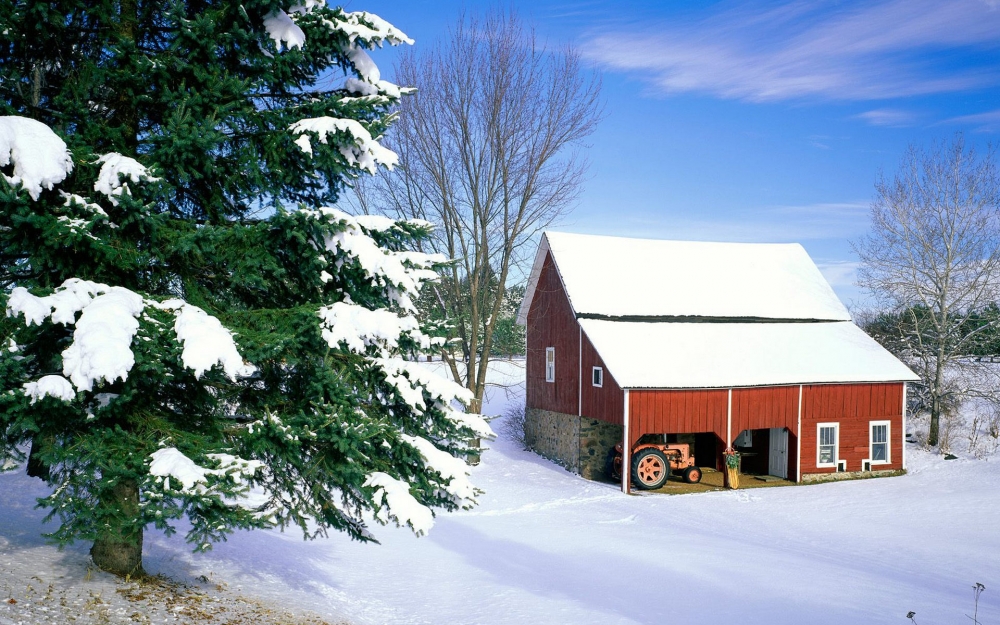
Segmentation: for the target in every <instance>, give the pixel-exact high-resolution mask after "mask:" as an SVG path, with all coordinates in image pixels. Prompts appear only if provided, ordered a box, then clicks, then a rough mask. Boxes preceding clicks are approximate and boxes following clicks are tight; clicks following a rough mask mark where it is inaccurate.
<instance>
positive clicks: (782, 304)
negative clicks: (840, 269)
mask: <svg viewBox="0 0 1000 625" xmlns="http://www.w3.org/2000/svg"><path fill="white" fill-rule="evenodd" d="M547 257H551V259H552V263H553V265H554V268H555V270H556V273H557V275H558V276H559V280H560V282H561V283H562V286H563V289H564V290H565V292H566V297H567V299H568V300H569V304H570V307H571V309H572V310H573V314H574V315H576V316H577V317H578V318H587V316H594V318H640V317H642V318H662V319H664V320H665V319H667V318H672V317H691V318H694V317H700V318H706V319H709V318H712V319H720V320H721V319H741V320H742V319H753V320H760V321H764V320H795V321H809V320H814V321H849V320H850V319H851V316H850V313H848V311H847V309H846V308H845V307H844V305H843V303H841V301H840V299H839V298H838V297H837V295H836V294H835V293H834V292H833V289H832V288H831V287H830V285H829V283H828V282H827V281H826V279H825V278H824V277H823V275H822V273H821V272H820V270H819V268H818V267H817V266H816V264H815V263H814V262H813V261H812V259H811V258H810V257H809V255H808V253H807V252H806V251H805V249H804V248H803V247H802V246H801V245H800V244H798V243H720V242H706V241H672V240H665V239H636V238H625V237H613V236H602V235H591V234H573V233H566V232H552V231H546V232H544V233H543V234H542V238H541V240H540V242H539V245H538V250H537V252H536V254H535V259H534V263H533V265H532V269H531V273H530V274H529V277H528V283H527V286H526V289H525V296H524V300H523V301H522V304H521V308H520V310H519V311H518V322H519V323H521V324H523V323H525V322H526V321H527V315H528V310H529V308H530V306H531V301H532V300H533V298H534V293H535V289H536V287H537V284H538V279H539V276H540V275H541V271H542V267H543V266H544V264H545V259H546V258H547Z"/></svg>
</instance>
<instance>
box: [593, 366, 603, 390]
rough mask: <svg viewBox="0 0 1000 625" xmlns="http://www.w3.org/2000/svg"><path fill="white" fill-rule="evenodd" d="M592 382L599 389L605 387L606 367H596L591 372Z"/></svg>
mask: <svg viewBox="0 0 1000 625" xmlns="http://www.w3.org/2000/svg"><path fill="white" fill-rule="evenodd" d="M590 381H591V383H593V385H594V386H596V387H597V388H601V387H603V386H604V367H594V368H593V369H592V370H591V372H590Z"/></svg>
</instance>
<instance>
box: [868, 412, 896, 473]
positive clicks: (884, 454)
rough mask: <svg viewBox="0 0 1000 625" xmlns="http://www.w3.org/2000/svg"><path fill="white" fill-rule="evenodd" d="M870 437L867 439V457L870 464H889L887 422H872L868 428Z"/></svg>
mask: <svg viewBox="0 0 1000 625" xmlns="http://www.w3.org/2000/svg"><path fill="white" fill-rule="evenodd" d="M869 427H870V428H871V436H870V437H869V439H868V440H869V441H870V443H869V444H870V445H871V448H870V449H869V450H868V457H869V458H871V461H872V464H889V462H890V461H891V460H890V458H889V422H888V421H872V422H871V424H870V426H869Z"/></svg>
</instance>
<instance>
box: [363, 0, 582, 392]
mask: <svg viewBox="0 0 1000 625" xmlns="http://www.w3.org/2000/svg"><path fill="white" fill-rule="evenodd" d="M396 81H397V82H399V83H401V84H406V85H413V86H415V87H416V88H417V93H416V94H415V95H413V96H410V97H408V98H404V101H403V102H402V104H401V105H400V111H399V114H400V115H399V121H398V122H397V123H396V124H395V126H394V127H393V137H391V142H389V143H388V145H389V147H391V148H392V149H394V150H395V151H396V152H397V153H398V154H399V159H400V160H399V167H397V168H396V170H395V171H394V172H393V173H391V174H390V173H387V174H384V175H382V176H380V177H378V178H376V179H374V180H371V181H369V182H366V183H361V184H359V185H358V186H357V187H356V190H357V192H358V193H357V201H358V202H359V204H360V208H361V209H362V210H364V211H365V212H378V213H383V214H389V215H392V216H396V217H407V218H419V219H425V220H427V221H429V222H431V223H433V224H435V226H436V227H437V228H436V235H435V237H434V238H433V240H432V243H431V245H432V246H433V248H434V251H437V252H440V253H442V254H445V255H446V256H448V257H449V258H454V259H456V262H455V264H454V265H453V266H452V267H451V269H450V271H449V272H448V273H447V275H445V276H443V279H442V281H441V283H440V284H439V285H438V286H437V288H436V291H435V293H434V306H435V307H436V308H437V312H438V313H439V314H440V315H441V316H443V317H445V318H447V319H448V320H449V321H450V322H451V323H452V324H454V327H455V331H456V333H457V340H456V341H453V342H451V343H450V344H449V347H448V349H446V350H445V351H444V354H443V357H444V359H445V360H446V361H447V362H448V363H449V365H450V367H451V372H452V375H453V376H454V378H455V380H456V381H457V382H459V383H461V384H464V385H466V386H467V387H468V388H469V389H470V390H472V391H473V393H475V396H476V400H477V405H476V406H474V407H475V408H478V407H479V405H480V403H481V400H482V397H483V392H484V389H485V383H486V369H487V364H488V360H489V354H490V347H491V341H492V340H493V332H494V328H495V327H496V322H497V319H498V316H499V315H500V313H501V309H502V305H503V299H504V295H505V292H506V285H507V280H508V278H509V277H510V276H511V275H512V273H514V274H515V275H517V274H518V273H521V274H523V270H524V269H525V266H524V264H525V263H527V262H530V260H531V257H530V254H531V252H532V251H533V246H531V245H530V243H531V242H532V239H533V237H535V235H537V234H538V233H539V232H540V231H541V230H543V229H544V228H546V227H547V226H549V225H550V224H551V223H552V222H553V221H554V220H556V219H557V218H558V217H560V216H561V215H562V214H563V213H564V212H565V211H566V210H567V208H568V207H569V206H570V205H571V204H572V202H573V201H574V200H575V198H576V197H577V194H578V192H579V189H580V184H581V181H582V178H583V175H584V173H585V170H586V163H585V161H584V159H582V158H581V156H580V154H579V151H578V150H577V149H576V148H579V147H581V144H580V142H581V141H582V140H583V139H584V138H585V137H587V136H588V135H590V134H591V132H593V130H594V128H595V126H596V124H597V122H598V119H599V117H600V104H599V93H600V82H599V80H598V79H597V78H596V77H595V76H593V75H591V74H590V73H589V72H588V71H586V70H585V68H583V67H582V65H581V61H580V58H579V55H578V54H577V53H576V52H574V51H573V50H572V49H570V48H564V49H560V50H556V51H552V50H547V49H545V48H544V47H543V46H541V45H540V44H539V42H538V40H537V38H536V35H535V33H534V32H533V31H532V30H531V29H530V28H527V27H526V26H525V25H524V24H523V23H522V22H521V21H520V19H519V18H518V17H517V15H515V14H512V13H505V12H501V11H496V12H494V13H492V14H490V15H488V16H487V17H485V18H483V19H476V18H472V19H467V18H464V17H463V18H462V19H461V20H460V21H459V23H458V25H457V27H456V28H455V29H454V30H453V31H452V32H451V34H450V37H449V39H448V40H447V41H446V42H445V43H444V44H443V45H441V46H439V47H437V48H435V49H432V50H429V51H425V52H423V53H409V54H408V55H406V56H404V57H402V59H401V61H400V62H399V64H398V66H397V73H396Z"/></svg>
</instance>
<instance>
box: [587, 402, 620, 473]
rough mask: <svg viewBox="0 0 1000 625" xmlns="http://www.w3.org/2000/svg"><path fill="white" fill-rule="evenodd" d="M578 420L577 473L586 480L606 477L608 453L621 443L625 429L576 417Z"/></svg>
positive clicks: (604, 422)
mask: <svg viewBox="0 0 1000 625" xmlns="http://www.w3.org/2000/svg"><path fill="white" fill-rule="evenodd" d="M578 419H579V420H580V468H579V470H578V473H579V474H580V475H582V476H583V477H585V478H587V479H588V480H600V479H605V478H607V477H608V475H607V471H606V467H605V464H606V463H607V461H608V452H609V451H611V448H612V447H614V446H615V445H617V444H618V443H620V442H622V437H623V436H624V435H625V428H623V427H622V426H620V425H615V424H612V423H608V422H607V421H600V420H598V419H589V418H587V417H578Z"/></svg>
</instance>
